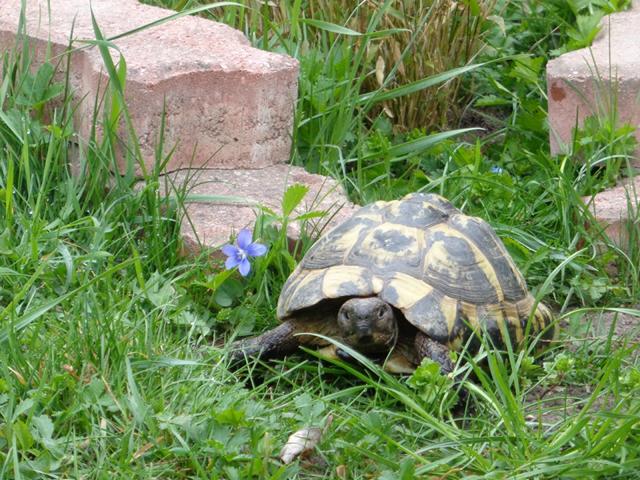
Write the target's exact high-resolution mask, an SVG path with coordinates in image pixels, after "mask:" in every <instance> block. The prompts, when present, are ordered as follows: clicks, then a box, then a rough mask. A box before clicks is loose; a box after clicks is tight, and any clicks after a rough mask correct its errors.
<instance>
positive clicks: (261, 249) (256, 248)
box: [245, 242, 267, 257]
mask: <svg viewBox="0 0 640 480" xmlns="http://www.w3.org/2000/svg"><path fill="white" fill-rule="evenodd" d="M245 252H247V255H249V256H250V257H261V256H262V255H264V254H265V253H267V247H266V246H265V245H263V244H261V243H255V242H254V243H251V244H249V245H247V248H246V249H245Z"/></svg>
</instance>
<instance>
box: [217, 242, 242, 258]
mask: <svg viewBox="0 0 640 480" xmlns="http://www.w3.org/2000/svg"><path fill="white" fill-rule="evenodd" d="M220 250H222V253H224V254H225V255H226V256H227V257H235V256H237V255H238V247H235V246H233V245H229V244H227V245H225V246H223V247H222V248H221V249H220Z"/></svg>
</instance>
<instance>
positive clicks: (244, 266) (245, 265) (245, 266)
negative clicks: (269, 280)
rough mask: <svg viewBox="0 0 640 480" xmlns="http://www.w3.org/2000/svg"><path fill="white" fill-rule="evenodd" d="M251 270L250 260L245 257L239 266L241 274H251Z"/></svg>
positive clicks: (244, 275)
mask: <svg viewBox="0 0 640 480" xmlns="http://www.w3.org/2000/svg"><path fill="white" fill-rule="evenodd" d="M249 270H251V264H250V263H249V260H247V259H246V258H243V259H242V261H241V262H240V266H239V267H238V271H239V272H240V275H242V276H243V277H246V276H247V275H248V274H249Z"/></svg>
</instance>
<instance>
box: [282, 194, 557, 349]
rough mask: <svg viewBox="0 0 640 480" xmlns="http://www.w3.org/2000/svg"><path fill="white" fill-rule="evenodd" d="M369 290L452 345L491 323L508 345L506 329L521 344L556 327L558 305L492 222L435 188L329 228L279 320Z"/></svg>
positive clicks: (294, 279)
mask: <svg viewBox="0 0 640 480" xmlns="http://www.w3.org/2000/svg"><path fill="white" fill-rule="evenodd" d="M369 296H378V297H380V298H382V299H383V300H384V301H386V302H388V303H389V304H391V305H392V306H394V307H395V308H397V309H398V310H400V311H401V312H402V314H403V315H404V317H405V318H406V319H407V321H409V322H410V323H411V324H412V325H414V326H415V327H416V328H418V329H420V330H422V331H423V332H424V333H426V334H427V335H428V336H429V337H431V338H432V339H434V340H436V341H438V342H440V343H443V344H446V345H448V346H449V347H450V348H453V349H457V348H459V347H460V346H461V345H462V344H463V343H464V342H465V341H466V339H467V338H468V337H469V336H470V334H471V332H472V331H476V332H483V331H486V332H487V333H488V334H489V335H491V337H492V340H493V341H494V343H497V344H500V345H502V344H504V340H505V339H504V335H505V334H508V335H509V337H510V341H512V342H513V341H514V340H515V341H516V343H520V342H521V341H522V340H523V338H524V336H525V335H536V334H538V333H540V332H543V337H544V338H546V339H549V338H551V337H553V334H554V331H553V326H552V324H553V317H552V314H551V312H550V311H549V309H548V308H547V307H545V306H544V305H543V304H541V303H538V304H537V305H535V303H536V302H535V300H534V298H533V297H532V295H531V294H530V293H529V292H528V290H527V286H526V284H525V281H524V278H523V277H522V274H521V273H520V272H519V271H518V268H517V267H516V265H515V264H514V262H513V260H512V259H511V257H510V256H509V254H508V253H507V251H506V249H505V247H504V245H503V243H502V241H501V240H500V239H499V238H498V237H497V235H496V234H495V232H494V231H493V229H492V228H491V227H490V226H489V224H487V223H486V222H485V221H484V220H481V219H479V218H475V217H470V216H467V215H464V214H463V213H461V212H460V211H459V210H458V209H456V208H455V207H454V206H453V205H452V204H451V203H450V202H449V201H447V200H446V199H444V198H443V197H441V196H439V195H435V194H410V195H407V196H406V197H404V198H403V199H401V200H396V201H391V202H382V201H380V202H376V203H373V204H371V205H368V206H366V207H363V208H361V209H360V210H358V211H357V212H356V213H355V215H353V216H352V217H351V218H350V219H348V220H347V221H345V222H344V223H342V224H340V225H338V226H337V227H335V228H334V229H333V230H331V231H329V232H328V233H327V234H326V235H324V236H323V237H322V238H321V239H320V240H318V242H317V243H316V244H315V245H314V246H313V247H312V248H311V249H310V250H309V251H308V252H307V254H306V255H305V257H304V258H303V259H302V261H301V262H300V264H299V265H298V267H297V268H296V270H295V271H294V272H293V273H292V274H291V276H290V277H289V279H288V280H287V282H286V283H285V285H284V287H283V290H282V293H281V294H280V299H279V302H278V318H280V319H281V320H285V319H288V318H291V317H296V316H301V315H304V311H305V309H309V308H311V307H314V306H316V305H319V304H321V303H322V302H325V301H327V300H330V299H341V298H345V299H346V298H350V297H369ZM534 305H535V308H536V311H535V313H534V315H533V316H531V323H529V317H530V313H531V311H532V308H533V307H534ZM550 325H551V326H550Z"/></svg>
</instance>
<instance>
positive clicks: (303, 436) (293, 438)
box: [280, 415, 333, 464]
mask: <svg viewBox="0 0 640 480" xmlns="http://www.w3.org/2000/svg"><path fill="white" fill-rule="evenodd" d="M332 421H333V416H332V415H329V416H328V417H327V420H326V421H325V424H324V427H323V428H320V427H308V428H303V429H300V430H298V431H297V432H295V433H293V434H291V435H290V436H289V439H288V440H287V443H285V444H284V447H282V450H281V451H280V460H282V463H284V464H289V463H291V462H293V461H294V460H295V459H296V458H298V457H300V456H304V455H306V454H308V453H309V452H310V451H312V450H313V449H314V448H316V445H318V443H319V442H320V439H322V435H323V434H324V432H325V431H326V430H327V428H329V425H331V422H332Z"/></svg>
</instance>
